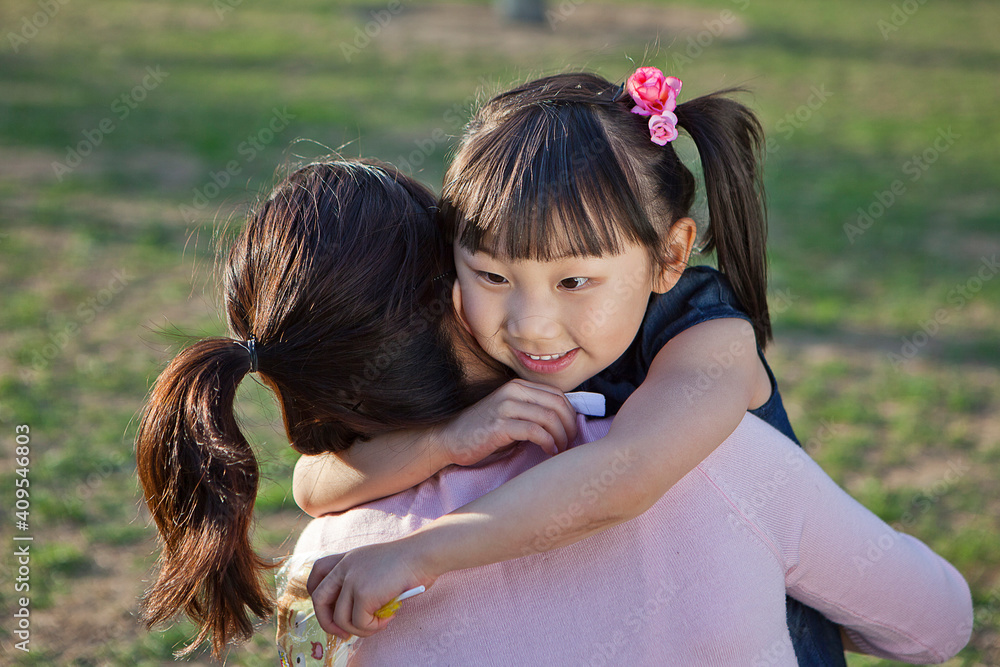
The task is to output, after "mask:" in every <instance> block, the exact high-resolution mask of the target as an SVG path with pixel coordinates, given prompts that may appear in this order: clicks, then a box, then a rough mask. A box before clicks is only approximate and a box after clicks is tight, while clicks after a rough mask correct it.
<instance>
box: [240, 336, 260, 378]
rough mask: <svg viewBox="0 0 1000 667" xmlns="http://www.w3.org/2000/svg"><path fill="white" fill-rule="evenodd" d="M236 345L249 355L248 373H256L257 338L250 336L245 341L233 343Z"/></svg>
mask: <svg viewBox="0 0 1000 667" xmlns="http://www.w3.org/2000/svg"><path fill="white" fill-rule="evenodd" d="M235 342H236V344H237V345H239V346H240V347H242V348H243V349H244V350H246V351H247V353H248V354H249V355H250V372H251V373H256V372H257V337H256V336H250V338H247V339H246V340H245V341H235Z"/></svg>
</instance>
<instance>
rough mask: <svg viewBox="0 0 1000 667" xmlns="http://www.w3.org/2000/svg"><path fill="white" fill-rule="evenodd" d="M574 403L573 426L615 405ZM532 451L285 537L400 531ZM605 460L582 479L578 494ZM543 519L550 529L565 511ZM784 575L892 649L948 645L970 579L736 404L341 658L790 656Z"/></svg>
mask: <svg viewBox="0 0 1000 667" xmlns="http://www.w3.org/2000/svg"><path fill="white" fill-rule="evenodd" d="M580 420H581V436H580V442H588V441H591V440H595V439H598V438H601V437H603V436H604V435H605V434H606V433H607V430H608V428H609V426H610V423H611V422H610V420H592V421H589V422H585V421H584V420H583V418H582V417H581V418H580ZM544 457H545V454H543V453H542V452H541V450H540V449H539V448H538V447H535V446H532V445H526V446H522V447H520V448H517V449H515V450H514V451H513V452H512V453H511V454H510V455H508V456H505V457H503V458H501V459H500V460H496V461H493V462H491V463H488V464H486V465H481V466H479V467H475V468H458V467H452V468H448V469H446V470H444V471H442V472H441V473H440V474H438V475H437V476H435V477H433V478H431V479H430V480H428V481H427V482H425V483H423V484H421V485H420V486H418V487H416V488H414V489H410V490H409V491H406V492H404V493H400V494H397V495H395V496H392V497H389V498H385V499H382V500H379V501H376V502H373V503H369V504H367V505H364V506H361V507H358V508H355V509H352V510H349V511H347V512H344V513H342V514H338V515H332V516H327V517H323V518H320V519H316V520H315V521H313V522H311V523H310V524H309V526H308V527H307V528H306V530H305V531H304V532H303V534H302V536H301V538H300V539H299V542H298V545H297V547H296V553H297V554H304V553H306V552H313V551H325V552H328V553H336V552H341V551H346V550H348V549H351V548H354V547H358V546H362V545H365V544H371V543H375V542H384V541H388V540H391V539H393V538H396V537H399V536H402V535H405V534H407V533H409V532H412V531H413V530H415V529H417V528H419V527H420V526H422V525H424V524H426V523H428V522H430V521H432V520H433V519H434V518H436V517H438V516H440V515H442V514H446V513H448V512H450V511H451V510H453V509H456V508H458V507H461V506H462V505H464V504H465V503H467V502H469V501H471V500H474V499H475V498H478V497H479V496H482V495H483V494H485V493H488V492H489V491H490V490H492V489H494V488H496V487H497V486H499V485H500V484H502V483H503V482H504V481H506V480H508V479H510V478H512V477H514V476H516V475H518V474H519V473H521V472H523V471H524V470H527V469H528V468H530V467H531V466H533V465H535V464H537V463H538V462H540V461H541V460H542V459H543V458H544ZM603 477H607V478H608V479H606V480H605V479H603ZM613 477H614V475H613V471H607V472H606V473H605V474H604V475H603V476H602V478H599V479H597V480H596V481H595V482H594V484H593V485H592V486H591V488H590V489H589V490H588V489H581V502H582V503H583V504H584V505H586V503H587V498H588V495H587V494H588V491H593V492H595V493H596V492H598V491H599V488H600V485H601V484H606V483H612V482H613V481H614V480H613ZM539 511H544V510H541V509H540V510H539ZM551 519H552V521H551V524H550V525H551V531H553V532H557V531H558V530H560V528H559V525H560V517H559V516H552V517H551ZM550 536H551V533H550ZM545 539H546V536H545V535H540V536H539V539H538V544H539V545H542V544H544V542H545ZM786 591H787V592H788V594H789V595H791V596H792V597H795V598H798V599H799V600H801V601H803V602H805V603H806V604H808V605H809V606H812V607H815V608H816V609H818V610H820V611H821V612H823V614H825V615H826V616H827V617H829V618H830V619H832V620H833V621H835V622H837V623H839V624H841V625H843V626H844V627H845V628H846V630H847V633H848V635H849V636H850V637H851V639H852V640H853V641H854V642H855V643H856V644H857V645H858V646H859V647H860V648H861V649H863V650H864V651H866V652H868V653H871V654H874V655H878V656H884V657H889V658H895V659H897V660H905V661H908V662H915V663H929V662H940V661H943V660H946V659H947V658H949V657H951V656H952V655H954V654H955V653H957V652H958V651H959V650H960V649H961V648H962V647H963V646H964V645H965V644H966V642H967V641H968V639H969V635H970V632H971V629H972V601H971V598H970V595H969V588H968V586H967V585H966V583H965V580H964V579H963V578H962V575H961V574H959V573H958V571H957V570H955V568H954V567H952V566H951V565H950V564H949V563H947V562H946V561H945V560H944V559H942V558H941V557H940V556H938V555H936V554H935V553H933V552H932V551H931V550H930V549H929V548H927V546H925V545H924V544H923V543H922V542H920V541H919V540H917V539H915V538H913V537H910V536H909V535H905V534H902V533H898V532H896V531H895V530H893V529H892V528H891V527H889V526H888V525H887V524H885V523H884V522H883V521H881V520H880V519H879V518H878V517H876V516H875V515H874V514H872V513H871V512H869V511H868V510H867V509H865V508H864V507H862V506H861V505H860V504H859V503H857V502H856V501H855V500H853V499H852V498H851V497H850V496H848V495H847V494H846V493H845V492H844V491H843V490H842V489H840V487H838V486H837V485H836V484H835V483H834V482H833V481H832V480H831V479H830V478H829V477H827V475H826V474H825V473H824V472H823V471H822V470H821V469H820V468H819V466H817V465H816V464H815V463H814V462H813V461H812V460H811V459H810V458H809V457H808V455H807V454H806V453H805V452H804V451H803V450H802V449H801V448H799V447H798V446H797V445H795V444H794V443H793V442H791V441H790V440H788V439H787V438H785V437H784V436H782V435H781V434H780V433H778V431H776V430H775V429H774V428H772V427H770V426H769V425H767V424H765V423H764V422H763V421H761V420H759V419H757V418H756V417H754V416H753V415H749V414H748V415H747V416H746V418H745V419H744V420H743V422H742V424H741V425H740V426H739V428H738V429H737V430H736V432H734V433H733V435H732V436H730V437H729V439H728V440H726V441H725V442H724V443H723V444H722V445H721V446H720V447H719V448H718V449H717V450H716V451H715V452H714V453H713V454H711V455H710V456H709V457H708V458H707V459H706V460H705V461H704V462H702V464H701V465H699V466H698V467H697V468H696V469H695V470H693V471H692V472H691V473H689V474H688V475H687V476H686V477H684V478H683V479H682V480H681V481H680V482H679V483H677V484H676V485H675V486H674V487H673V488H672V489H671V490H670V491H669V492H668V493H667V494H666V495H664V496H663V498H661V499H660V500H659V501H658V502H657V503H656V504H655V505H654V506H653V507H652V508H651V509H650V510H649V511H647V512H646V513H644V514H643V515H641V516H639V517H638V518H636V519H633V520H632V521H629V522H626V523H624V524H621V525H619V526H616V527H614V528H611V529H609V530H607V531H605V532H603V533H601V534H599V535H595V536H593V537H590V538H588V539H585V540H583V541H581V542H579V543H577V544H574V545H572V546H569V547H566V548H564V549H559V550H555V551H549V552H544V553H539V554H536V555H531V556H526V557H524V558H520V559H517V560H513V561H509V562H505V563H498V564H495V565H491V566H488V567H481V568H474V569H470V570H463V571H459V572H453V573H450V574H447V575H445V576H442V577H440V578H439V579H438V580H437V582H436V583H435V584H434V586H433V587H432V588H431V589H429V590H428V591H427V592H426V593H424V594H423V595H420V596H417V597H415V598H413V599H411V600H408V601H406V602H405V603H403V608H402V609H401V610H400V611H399V612H398V613H397V615H396V617H395V618H394V619H393V621H392V622H391V623H390V625H389V627H388V629H386V630H385V631H384V632H382V633H379V634H377V635H374V636H372V637H370V638H367V639H364V640H361V642H360V644H359V646H360V648H359V650H358V653H357V655H356V660H355V661H354V662H353V663H352V664H356V665H379V666H384V665H462V666H465V665H543V666H545V667H555V666H557V665H573V666H579V665H737V664H739V665H794V664H795V656H794V653H793V651H792V644H791V640H790V638H789V635H788V630H787V628H786V625H785V592H786Z"/></svg>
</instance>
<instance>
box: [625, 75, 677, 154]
mask: <svg viewBox="0 0 1000 667" xmlns="http://www.w3.org/2000/svg"><path fill="white" fill-rule="evenodd" d="M625 90H626V91H628V94H629V95H631V96H632V100H633V101H634V102H635V107H633V109H632V113H634V114H639V115H640V116H649V117H650V118H649V139H650V141H652V142H653V143H654V144H658V145H660V146H666V145H667V144H668V143H670V142H671V141H673V140H674V139H676V138H677V116H675V115H674V109H676V108H677V96H678V95H679V94H680V92H681V80H680V79H678V78H677V77H676V76H664V75H663V72H661V71H660V70H659V69H657V68H655V67H640V68H639V69H637V70H636V71H635V72H634V73H633V74H632V76H630V77H629V78H628V81H627V82H626V83H625Z"/></svg>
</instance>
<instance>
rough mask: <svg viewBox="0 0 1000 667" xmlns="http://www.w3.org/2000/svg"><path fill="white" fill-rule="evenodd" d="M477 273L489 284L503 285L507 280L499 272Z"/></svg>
mask: <svg viewBox="0 0 1000 667" xmlns="http://www.w3.org/2000/svg"><path fill="white" fill-rule="evenodd" d="M479 275H480V276H482V277H483V280H485V281H486V282H488V283H490V284H491V285H503V284H504V283H506V282H507V279H506V278H504V277H503V276H501V275H500V274H499V273H490V272H489V271H480V272H479Z"/></svg>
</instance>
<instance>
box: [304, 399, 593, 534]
mask: <svg viewBox="0 0 1000 667" xmlns="http://www.w3.org/2000/svg"><path fill="white" fill-rule="evenodd" d="M575 437H576V418H575V413H574V412H573V408H572V406H570V404H569V402H568V401H567V400H566V397H565V396H564V395H563V393H562V392H561V391H559V390H558V389H554V388H552V387H549V386H546V385H542V384H537V383H534V382H528V381H527V380H512V381H510V382H508V383H506V384H504V385H503V386H502V387H500V388H499V389H497V390H496V391H494V392H493V393H492V394H490V395H489V396H487V397H486V398H484V399H482V400H481V401H479V402H478V403H476V404H475V405H472V406H470V407H468V408H466V409H465V410H463V411H462V412H460V413H459V414H458V415H456V416H455V417H454V418H453V419H451V420H449V421H448V422H445V423H444V424H440V425H438V426H433V427H429V428H425V429H409V430H405V431H396V432H393V433H386V434H383V435H380V436H376V437H374V438H372V439H370V440H367V441H363V442H356V443H355V444H354V445H352V446H351V448H350V449H349V450H347V451H344V452H336V453H329V454H317V455H315V456H302V457H300V458H299V460H298V462H297V463H296V464H295V474H294V478H293V481H292V495H293V496H294V498H295V502H296V503H297V504H298V505H299V507H301V508H302V511H304V512H305V513H306V514H309V515H310V516H316V517H318V516H322V515H323V514H328V513H330V512H341V511H343V510H346V509H350V508H351V507H354V506H356V505H360V504H362V503H366V502H369V501H371V500H375V499H377V498H384V497H385V496H389V495H392V494H394V493H399V492H400V491H405V490H406V489H409V488H412V487H414V486H416V485H417V484H419V483H421V482H423V481H424V480H426V479H428V478H429V477H431V476H433V475H434V474H436V473H437V472H439V471H440V470H441V469H442V468H444V467H445V466H448V465H452V464H455V465H472V464H474V463H478V462H479V461H481V460H482V459H484V458H485V457H487V456H489V455H490V454H492V453H493V452H495V451H496V450H498V449H501V448H503V447H506V446H507V445H510V444H511V443H514V442H518V441H521V440H526V441H530V442H534V443H535V444H537V445H538V446H539V447H541V448H542V449H543V450H545V451H546V452H548V453H550V454H556V453H558V452H561V451H563V450H564V449H566V445H567V444H568V443H569V442H571V441H572V440H573V438H575Z"/></svg>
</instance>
